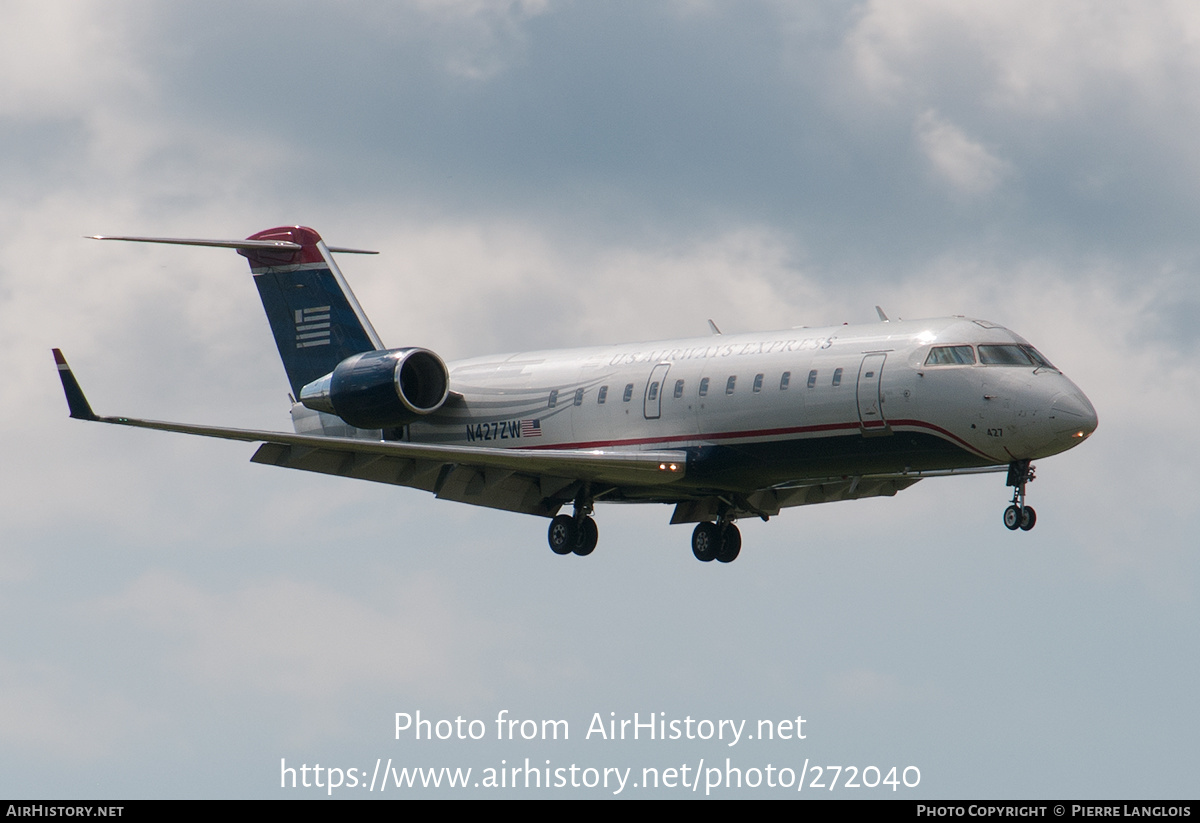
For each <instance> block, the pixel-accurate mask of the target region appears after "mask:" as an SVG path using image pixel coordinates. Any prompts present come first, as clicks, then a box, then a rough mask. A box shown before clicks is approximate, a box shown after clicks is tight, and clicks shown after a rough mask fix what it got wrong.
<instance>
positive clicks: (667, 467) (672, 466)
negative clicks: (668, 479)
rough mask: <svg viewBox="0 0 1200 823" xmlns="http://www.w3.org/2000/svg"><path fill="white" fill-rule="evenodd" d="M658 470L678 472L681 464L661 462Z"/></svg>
mask: <svg viewBox="0 0 1200 823" xmlns="http://www.w3.org/2000/svg"><path fill="white" fill-rule="evenodd" d="M658 470H659V471H663V472H677V471H679V465H678V464H676V463H659V464H658Z"/></svg>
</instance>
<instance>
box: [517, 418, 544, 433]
mask: <svg viewBox="0 0 1200 823" xmlns="http://www.w3.org/2000/svg"><path fill="white" fill-rule="evenodd" d="M521 436H522V437H541V436H542V421H541V420H522V421H521Z"/></svg>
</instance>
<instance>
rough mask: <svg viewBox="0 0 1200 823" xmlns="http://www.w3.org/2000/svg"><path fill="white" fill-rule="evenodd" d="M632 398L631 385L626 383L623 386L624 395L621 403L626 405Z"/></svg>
mask: <svg viewBox="0 0 1200 823" xmlns="http://www.w3.org/2000/svg"><path fill="white" fill-rule="evenodd" d="M632 397H633V384H632V383H627V384H626V385H625V394H624V396H622V397H621V400H622V402H625V403H628V402H629V401H630V399H631V398H632Z"/></svg>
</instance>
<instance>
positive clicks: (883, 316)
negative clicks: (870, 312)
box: [875, 306, 891, 323]
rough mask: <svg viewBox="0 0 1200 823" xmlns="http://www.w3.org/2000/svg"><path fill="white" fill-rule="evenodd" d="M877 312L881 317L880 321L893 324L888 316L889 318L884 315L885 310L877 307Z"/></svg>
mask: <svg viewBox="0 0 1200 823" xmlns="http://www.w3.org/2000/svg"><path fill="white" fill-rule="evenodd" d="M875 311H876V313H877V314H878V315H879V319H880V321H882V322H884V323H890V322H891V321H890V320H888V316H887V315H886V314H884V313H883V309H881V308H879V307H878V306H876V307H875Z"/></svg>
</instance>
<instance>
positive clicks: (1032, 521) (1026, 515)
mask: <svg viewBox="0 0 1200 823" xmlns="http://www.w3.org/2000/svg"><path fill="white" fill-rule="evenodd" d="M1005 522H1007V520H1006V521H1005ZM1036 524H1037V512H1035V511H1034V510H1033V506H1026V507H1025V508H1023V509H1021V531H1023V532H1027V531H1029V530H1030V529H1032V528H1033V527H1034V526H1035V525H1036ZM1009 528H1012V527H1011V526H1010V527H1009Z"/></svg>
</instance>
